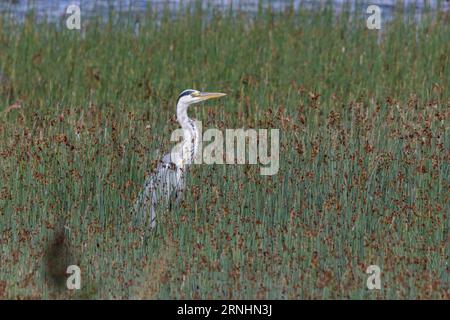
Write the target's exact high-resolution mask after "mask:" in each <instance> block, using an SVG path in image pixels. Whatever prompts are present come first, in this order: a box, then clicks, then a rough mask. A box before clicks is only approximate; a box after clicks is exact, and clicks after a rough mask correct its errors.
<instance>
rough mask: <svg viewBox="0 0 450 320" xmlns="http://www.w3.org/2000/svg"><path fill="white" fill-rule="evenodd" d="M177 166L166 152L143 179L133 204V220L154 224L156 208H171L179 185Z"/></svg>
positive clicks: (152, 225)
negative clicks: (143, 182)
mask: <svg viewBox="0 0 450 320" xmlns="http://www.w3.org/2000/svg"><path fill="white" fill-rule="evenodd" d="M179 176H180V175H179V172H178V168H177V167H176V166H175V164H174V163H173V162H172V161H171V157H170V154H166V155H165V156H164V157H163V158H162V159H161V161H160V162H159V164H158V166H157V168H156V170H155V172H154V173H153V174H151V175H150V176H149V177H148V178H147V179H146V181H145V184H144V188H143V190H142V192H141V193H140V195H139V196H138V198H137V201H136V204H135V206H134V211H135V213H136V219H135V222H142V219H144V222H147V221H148V220H150V226H151V227H152V228H153V227H154V226H155V220H156V210H157V208H161V209H164V208H171V201H173V198H174V195H176V193H177V190H178V186H179V181H178V180H179Z"/></svg>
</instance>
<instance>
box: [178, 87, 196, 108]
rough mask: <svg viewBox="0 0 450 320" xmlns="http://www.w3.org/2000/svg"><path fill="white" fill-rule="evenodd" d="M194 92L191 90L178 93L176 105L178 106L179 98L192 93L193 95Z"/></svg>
mask: <svg viewBox="0 0 450 320" xmlns="http://www.w3.org/2000/svg"><path fill="white" fill-rule="evenodd" d="M194 92H195V90H192V89H187V90H184V91H183V92H182V93H180V95H179V96H178V99H177V104H178V101H180V99H181V98H183V97H184V96H187V95H190V94H192V93H194Z"/></svg>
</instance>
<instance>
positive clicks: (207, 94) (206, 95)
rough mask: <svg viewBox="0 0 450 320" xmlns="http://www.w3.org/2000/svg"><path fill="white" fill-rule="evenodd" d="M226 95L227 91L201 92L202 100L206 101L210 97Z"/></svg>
mask: <svg viewBox="0 0 450 320" xmlns="http://www.w3.org/2000/svg"><path fill="white" fill-rule="evenodd" d="M223 96H226V94H225V93H220V92H201V93H200V96H199V98H200V101H204V100H209V99H216V98H220V97H223Z"/></svg>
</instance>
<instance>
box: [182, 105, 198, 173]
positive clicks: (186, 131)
mask: <svg viewBox="0 0 450 320" xmlns="http://www.w3.org/2000/svg"><path fill="white" fill-rule="evenodd" d="M187 109H188V105H185V104H182V103H178V105H177V120H178V123H179V124H180V126H181V128H182V129H183V139H184V141H183V148H182V149H183V157H182V158H183V165H187V164H191V163H193V161H194V158H195V156H196V154H197V151H198V145H199V132H198V130H197V126H196V124H195V120H194V119H190V118H189V116H188V114H187Z"/></svg>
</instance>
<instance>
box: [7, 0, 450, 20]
mask: <svg viewBox="0 0 450 320" xmlns="http://www.w3.org/2000/svg"><path fill="white" fill-rule="evenodd" d="M196 1H197V0H147V1H145V0H94V1H93V0H61V1H49V0H4V1H0V14H7V15H10V16H12V17H13V18H14V19H17V20H22V19H23V18H24V16H25V15H26V14H27V12H29V11H31V10H34V12H35V13H36V16H37V17H38V18H39V19H47V20H50V21H56V20H58V19H60V18H61V17H64V16H65V12H66V9H67V7H68V6H69V5H70V4H77V5H79V6H80V8H81V13H82V16H84V17H86V16H88V17H89V16H98V15H102V16H107V15H108V12H109V11H110V9H113V10H114V11H115V12H119V13H122V14H127V15H129V14H131V15H136V16H137V15H139V14H140V13H143V12H145V11H146V10H148V9H149V8H152V9H153V10H155V11H162V10H163V9H164V8H168V9H169V10H172V11H176V10H178V9H179V8H180V7H183V6H186V5H189V4H190V3H193V2H196ZM326 2H328V1H327V0H316V1H313V0H293V1H291V0H272V1H269V0H263V1H262V2H261V3H262V5H263V7H269V6H270V7H271V8H272V9H274V10H283V9H284V8H286V7H288V6H290V5H291V4H293V5H294V8H295V9H296V10H298V9H299V8H301V7H307V8H314V7H320V6H321V5H323V4H324V3H326ZM398 2H399V1H396V0H371V1H369V0H360V1H358V0H333V1H332V3H333V6H334V8H335V10H337V11H339V10H340V9H342V8H343V6H344V5H345V4H346V3H350V5H351V8H352V9H353V10H359V11H360V12H361V13H365V10H366V8H367V6H368V5H369V4H376V5H378V6H380V8H381V9H382V14H383V15H384V16H385V17H386V16H387V17H389V16H390V15H391V14H392V12H393V10H394V8H395V6H396V3H398ZM449 2H450V1H449V0H442V1H439V0H404V1H403V6H404V8H405V10H407V9H408V8H411V7H412V8H415V9H416V15H420V13H421V12H422V11H423V10H424V8H425V7H429V8H430V9H431V10H432V11H434V10H437V9H438V8H440V10H448V8H449V6H450V4H449ZM258 5H259V1H258V0H209V1H206V0H205V1H202V6H203V7H204V8H215V9H218V10H226V9H229V8H230V6H232V8H233V9H239V10H241V11H244V12H250V13H251V12H255V11H256V10H257V9H258Z"/></svg>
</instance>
